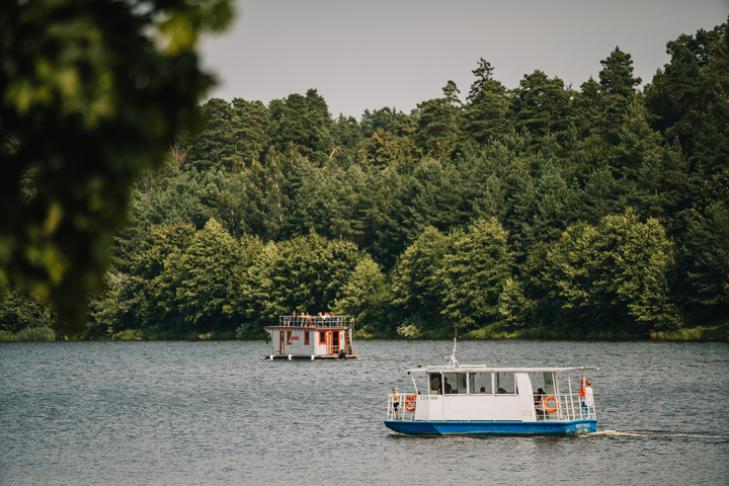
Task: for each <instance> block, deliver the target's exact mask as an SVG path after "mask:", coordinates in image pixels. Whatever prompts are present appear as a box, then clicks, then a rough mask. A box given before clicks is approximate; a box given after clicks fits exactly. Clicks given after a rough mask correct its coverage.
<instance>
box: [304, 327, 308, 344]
mask: <svg viewBox="0 0 729 486" xmlns="http://www.w3.org/2000/svg"><path fill="white" fill-rule="evenodd" d="M308 345H309V331H304V346H308Z"/></svg>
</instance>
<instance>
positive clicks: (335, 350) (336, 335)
mask: <svg viewBox="0 0 729 486" xmlns="http://www.w3.org/2000/svg"><path fill="white" fill-rule="evenodd" d="M330 334H331V335H332V346H331V348H329V354H337V353H338V352H339V331H333V332H331V333H330Z"/></svg>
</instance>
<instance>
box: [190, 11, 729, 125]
mask: <svg viewBox="0 0 729 486" xmlns="http://www.w3.org/2000/svg"><path fill="white" fill-rule="evenodd" d="M234 1H236V0H234ZM236 6H237V17H236V20H235V22H234V23H233V25H231V27H230V28H229V29H228V31H227V32H225V33H224V34H222V35H218V36H216V37H212V38H207V39H205V40H204V42H203V49H202V51H203V58H204V62H205V64H206V65H207V66H208V67H209V68H212V70H213V71H214V72H216V73H217V76H218V79H219V81H220V84H219V85H218V87H217V89H216V90H215V91H213V92H212V93H211V94H212V95H213V96H217V97H221V98H225V99H228V100H230V99H232V98H234V97H240V98H245V99H249V100H254V99H255V100H261V101H264V102H266V103H268V102H269V101H270V100H271V99H274V98H282V97H285V96H287V95H289V94H291V93H294V92H297V93H303V92H305V91H306V90H307V89H308V88H316V89H317V90H318V91H319V93H321V94H322V95H323V96H324V98H325V99H326V101H327V103H328V105H329V110H330V111H331V113H332V114H333V115H334V116H336V115H338V114H339V113H344V114H345V115H354V116H357V117H359V116H360V115H361V114H362V112H363V111H364V110H365V108H369V109H376V108H381V107H383V106H391V107H396V108H398V109H400V110H403V111H406V112H409V111H410V110H411V109H412V108H414V107H415V105H416V104H417V103H418V102H420V101H423V100H426V99H429V98H434V97H437V96H440V93H441V87H442V86H443V85H445V83H446V81H447V80H449V79H452V80H454V81H455V82H456V84H457V85H458V87H459V88H460V90H461V92H462V95H465V94H466V93H467V92H468V86H469V85H470V83H471V81H472V74H471V70H472V69H473V68H474V67H475V65H476V61H477V60H478V58H479V57H484V58H486V59H487V60H489V61H490V62H491V63H492V64H493V65H494V66H495V68H496V72H495V77H496V78H497V79H499V80H500V81H502V82H503V83H504V84H506V85H507V86H508V87H514V86H516V85H518V83H519V80H520V79H521V78H522V76H523V75H524V74H526V73H529V72H532V71H533V70H535V69H541V70H543V71H545V72H546V73H547V74H548V75H550V76H552V75H557V76H559V77H561V78H562V79H563V80H564V81H565V83H567V84H570V83H571V84H572V85H573V86H575V87H578V86H579V85H580V84H581V83H582V82H583V81H585V80H586V79H587V78H588V77H589V76H593V77H595V78H597V74H598V72H599V71H600V60H601V59H604V58H605V57H607V55H608V54H609V53H610V51H611V50H612V49H614V48H615V46H616V45H618V46H620V48H621V49H623V50H625V51H627V52H629V53H630V54H632V56H633V60H634V66H635V71H636V74H637V75H638V76H640V77H641V78H642V79H643V81H644V82H645V81H649V80H650V78H651V77H652V75H653V73H655V71H656V69H657V68H658V67H660V66H662V65H663V64H664V63H665V62H666V61H667V56H666V54H665V46H666V42H668V41H669V40H672V39H675V38H676V37H677V36H678V35H679V34H681V33H691V34H693V33H694V32H695V31H696V30H697V29H699V28H703V29H710V28H712V27H714V26H715V25H718V24H720V23H722V22H724V21H725V20H726V19H727V15H729V0H602V1H590V0H523V1H521V0H503V1H502V0H237V1H236Z"/></svg>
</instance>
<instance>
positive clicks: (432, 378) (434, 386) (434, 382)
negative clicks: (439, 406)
mask: <svg viewBox="0 0 729 486" xmlns="http://www.w3.org/2000/svg"><path fill="white" fill-rule="evenodd" d="M428 384H429V385H430V394H431V395H442V394H443V386H442V384H441V376H440V373H431V374H430V375H429V376H428Z"/></svg>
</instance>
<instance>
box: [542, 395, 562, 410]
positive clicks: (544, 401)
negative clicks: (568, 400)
mask: <svg viewBox="0 0 729 486" xmlns="http://www.w3.org/2000/svg"><path fill="white" fill-rule="evenodd" d="M549 403H552V406H551V407H550V406H549V405H548V404H549ZM542 408H543V409H544V411H545V412H547V413H554V412H556V411H557V409H558V408H559V402H558V401H557V399H556V398H555V396H554V395H547V396H546V397H543V398H542Z"/></svg>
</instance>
